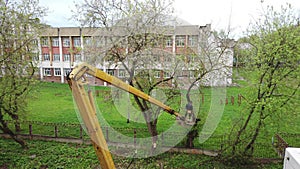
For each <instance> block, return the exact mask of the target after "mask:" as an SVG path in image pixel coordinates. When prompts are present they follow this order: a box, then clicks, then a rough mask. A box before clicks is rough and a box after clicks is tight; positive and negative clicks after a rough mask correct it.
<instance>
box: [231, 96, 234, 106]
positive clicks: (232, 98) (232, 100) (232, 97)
mask: <svg viewBox="0 0 300 169" xmlns="http://www.w3.org/2000/svg"><path fill="white" fill-rule="evenodd" d="M231 104H232V105H234V96H231Z"/></svg>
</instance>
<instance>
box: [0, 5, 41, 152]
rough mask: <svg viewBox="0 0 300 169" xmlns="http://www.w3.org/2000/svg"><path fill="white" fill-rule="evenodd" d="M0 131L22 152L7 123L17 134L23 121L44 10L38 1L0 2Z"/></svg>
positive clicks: (24, 145) (22, 144) (23, 144)
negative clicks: (11, 139) (10, 123)
mask: <svg viewBox="0 0 300 169" xmlns="http://www.w3.org/2000/svg"><path fill="white" fill-rule="evenodd" d="M0 13H1V15H0V25H1V27H0V34H1V36H0V69H1V70H0V130H2V131H3V132H4V133H6V134H9V135H10V136H11V137H12V138H13V139H14V140H15V141H16V142H18V143H19V144H20V145H21V146H22V147H23V148H26V143H25V142H24V141H23V140H21V139H20V138H18V137H17V136H16V135H15V133H14V131H13V129H12V128H11V127H10V126H8V125H7V123H6V120H12V121H13V123H14V124H15V126H16V127H15V128H16V131H19V130H20V126H19V120H21V119H22V118H24V116H25V112H26V111H25V110H26V105H27V104H26V103H27V98H28V94H29V91H30V90H31V89H32V85H33V84H34V82H35V70H36V69H35V67H36V63H35V62H34V60H36V61H37V60H38V46H37V33H38V30H39V29H40V28H41V24H40V19H39V18H40V17H42V16H43V9H42V8H41V7H39V6H38V1H35V0H31V1H26V0H23V1H14V0H11V1H10V0H6V1H0Z"/></svg>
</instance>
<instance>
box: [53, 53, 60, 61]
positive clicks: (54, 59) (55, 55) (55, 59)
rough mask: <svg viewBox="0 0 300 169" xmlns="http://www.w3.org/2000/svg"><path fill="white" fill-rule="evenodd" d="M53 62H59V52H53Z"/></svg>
mask: <svg viewBox="0 0 300 169" xmlns="http://www.w3.org/2000/svg"><path fill="white" fill-rule="evenodd" d="M57 58H58V59H57ZM53 62H60V54H53Z"/></svg>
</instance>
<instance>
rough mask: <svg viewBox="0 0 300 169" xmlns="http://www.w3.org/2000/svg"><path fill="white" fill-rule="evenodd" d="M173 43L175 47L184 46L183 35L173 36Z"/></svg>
mask: <svg viewBox="0 0 300 169" xmlns="http://www.w3.org/2000/svg"><path fill="white" fill-rule="evenodd" d="M175 44H176V46H177V47H184V46H185V36H181V35H179V36H176V37H175Z"/></svg>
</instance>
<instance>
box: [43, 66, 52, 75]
mask: <svg viewBox="0 0 300 169" xmlns="http://www.w3.org/2000/svg"><path fill="white" fill-rule="evenodd" d="M44 76H51V69H50V68H44Z"/></svg>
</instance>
